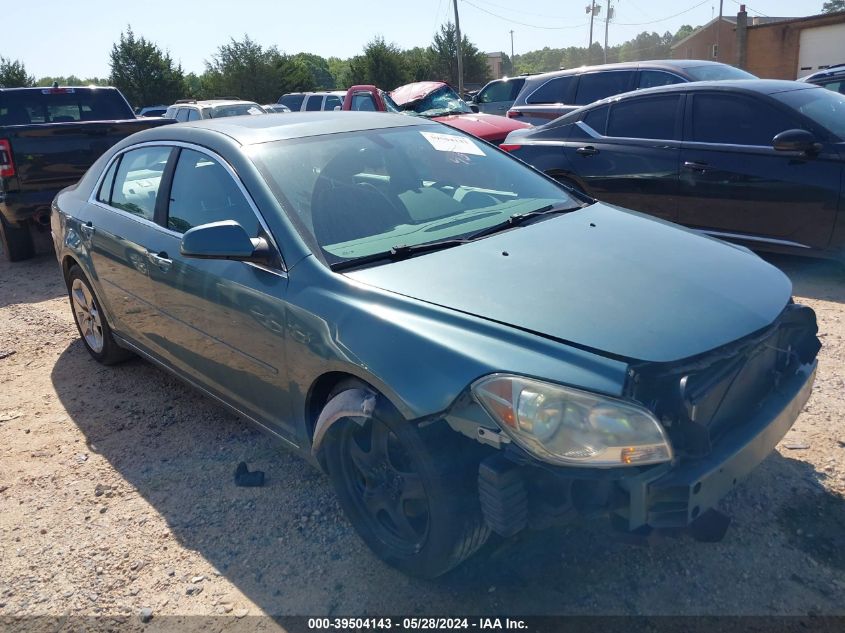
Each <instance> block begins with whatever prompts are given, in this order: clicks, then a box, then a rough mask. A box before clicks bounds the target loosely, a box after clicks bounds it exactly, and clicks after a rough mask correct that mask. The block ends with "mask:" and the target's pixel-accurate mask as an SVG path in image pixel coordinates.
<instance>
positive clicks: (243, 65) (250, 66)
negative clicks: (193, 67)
mask: <svg viewBox="0 0 845 633" xmlns="http://www.w3.org/2000/svg"><path fill="white" fill-rule="evenodd" d="M201 82H202V86H203V90H204V92H205V94H204V95H203V96H206V97H224V96H225V97H238V98H239V99H247V100H250V101H257V102H258V103H273V102H275V101H276V100H277V99H278V98H279V97H280V96H281V95H282V94H284V93H285V92H293V91H301V90H314V88H315V87H316V84H315V82H314V78H313V76H312V75H311V72H310V71H309V69H308V67H307V66H306V65H305V64H304V63H303V62H302V61H301V60H298V59H296V58H295V57H291V56H289V55H284V54H282V53H280V52H279V51H278V49H277V48H276V47H275V46H271V47H269V48H266V49H265V48H264V47H262V46H261V44H259V43H258V42H254V41H253V40H251V39H250V38H249V36H248V35H244V39H243V40H242V41H237V40H235V39H234V38H233V39H231V41H230V42H229V43H228V44H223V45H222V46H220V47H219V48H218V49H217V53H216V54H215V55H214V56H213V57H212V58H211V61H207V62H206V72H205V73H204V74H203V76H202V78H201Z"/></svg>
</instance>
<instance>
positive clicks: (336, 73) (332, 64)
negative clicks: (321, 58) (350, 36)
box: [326, 57, 352, 90]
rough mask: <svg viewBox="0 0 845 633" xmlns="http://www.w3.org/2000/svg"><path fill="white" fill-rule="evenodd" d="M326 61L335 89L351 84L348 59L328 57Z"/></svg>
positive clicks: (341, 88)
mask: <svg viewBox="0 0 845 633" xmlns="http://www.w3.org/2000/svg"><path fill="white" fill-rule="evenodd" d="M326 63H327V64H328V67H329V72H330V73H331V74H332V79H334V85H335V87H336V88H337V89H339V90H343V89H344V88H348V87H349V86H351V85H352V77H351V74H350V73H351V70H350V68H349V60H348V59H341V58H340V57H329V58H328V59H327V60H326Z"/></svg>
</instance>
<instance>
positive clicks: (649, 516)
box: [479, 360, 816, 536]
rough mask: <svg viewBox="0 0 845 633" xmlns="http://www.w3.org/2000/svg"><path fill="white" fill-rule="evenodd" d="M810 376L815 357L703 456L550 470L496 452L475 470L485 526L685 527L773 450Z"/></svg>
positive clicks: (505, 531)
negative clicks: (591, 520) (555, 522)
mask: <svg viewBox="0 0 845 633" xmlns="http://www.w3.org/2000/svg"><path fill="white" fill-rule="evenodd" d="M815 376H816V361H815V360H814V361H813V362H812V363H808V364H806V365H803V366H802V367H800V368H799V369H798V371H797V372H795V373H794V374H793V375H792V376H790V377H789V378H788V379H786V380H784V382H783V383H782V384H781V385H779V387H778V388H777V390H775V391H774V392H772V393H771V394H770V395H769V396H768V397H767V398H766V399H765V401H764V402H763V403H762V404H761V406H760V407H759V408H758V409H757V411H756V413H755V414H754V415H753V417H752V418H751V419H750V420H748V421H746V422H744V423H742V424H740V425H739V426H737V427H736V428H734V429H732V430H730V431H727V432H726V433H725V434H724V435H722V436H721V437H720V438H719V440H718V442H717V443H715V444H714V446H713V448H712V450H711V451H710V453H709V454H708V455H707V456H706V457H701V458H695V459H693V458H679V459H676V460H675V461H673V462H672V463H667V464H661V465H659V466H655V467H650V468H647V469H644V470H641V471H639V472H632V471H630V470H628V469H624V468H622V469H614V470H612V471H594V470H591V471H587V470H582V469H578V468H550V467H545V466H542V465H538V464H537V463H536V462H533V460H526V459H520V457H519V456H518V455H512V456H511V459H507V458H506V456H505V455H503V454H501V453H497V454H495V455H493V456H491V457H490V458H488V459H486V460H484V461H483V462H482V463H481V467H480V471H479V494H480V498H481V506H482V510H483V511H484V515H485V518H486V519H487V523H488V524H489V525H490V527H491V528H492V529H493V530H494V531H496V532H498V533H500V534H502V535H504V536H508V535H510V534H514V533H516V532H517V531H519V530H520V529H522V528H523V527H525V526H527V525H538V526H543V525H546V524H548V519H549V517H550V516H552V515H556V516H557V517H560V518H566V517H571V516H572V515H575V514H582V515H584V514H586V515H593V516H594V515H600V514H604V515H611V516H615V517H616V518H617V519H621V521H615V523H617V524H619V523H620V522H622V523H624V524H625V527H627V529H628V530H631V531H634V530H639V529H641V528H684V527H688V526H689V525H691V524H692V523H693V522H695V521H696V519H698V518H699V517H701V516H702V515H704V514H705V513H706V512H707V511H708V510H710V509H712V508H713V507H714V506H716V504H718V502H719V501H720V500H721V499H722V498H723V497H724V496H725V495H727V494H728V493H729V492H730V491H731V490H732V489H733V488H734V487H735V486H736V485H737V484H738V483H739V482H740V481H741V480H742V479H743V478H744V477H745V476H746V475H748V474H749V473H750V472H751V471H752V470H754V468H756V467H757V466H758V465H759V464H760V463H761V462H762V461H763V460H764V459H765V458H766V457H767V456H768V455H769V454H770V453H771V452H772V451H773V450H774V448H775V446H776V445H777V443H778V442H779V441H780V440H781V439H782V438H783V436H784V435H786V432H787V431H788V430H789V429H790V428H791V427H792V425H793V424H794V423H795V420H796V419H797V418H798V415H799V414H800V413H801V410H802V409H803V408H804V405H805V404H806V402H807V400H808V399H809V397H810V393H811V391H812V388H813V382H814V381H815ZM532 462H533V463H532ZM538 508H539V509H541V510H542V512H541V513H538V512H537V510H538ZM538 514H543V515H545V516H539V517H538V516H537V515H538Z"/></svg>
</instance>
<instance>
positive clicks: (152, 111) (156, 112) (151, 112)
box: [138, 105, 167, 117]
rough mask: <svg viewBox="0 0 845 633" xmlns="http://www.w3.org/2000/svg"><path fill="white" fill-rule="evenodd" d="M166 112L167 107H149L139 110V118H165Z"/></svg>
mask: <svg viewBox="0 0 845 633" xmlns="http://www.w3.org/2000/svg"><path fill="white" fill-rule="evenodd" d="M165 112H167V106H166V105H157V106H147V107H145V108H139V109H138V116H151V117H153V116H164V113H165Z"/></svg>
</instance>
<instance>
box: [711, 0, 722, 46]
mask: <svg viewBox="0 0 845 633" xmlns="http://www.w3.org/2000/svg"><path fill="white" fill-rule="evenodd" d="M722 2H723V0H719V21H718V22H717V23H716V54H715V55H714V56H713V57H715V58H716V60H717V61H718V59H719V55H721V53H722V51H720V50H719V31H721V30H722Z"/></svg>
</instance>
